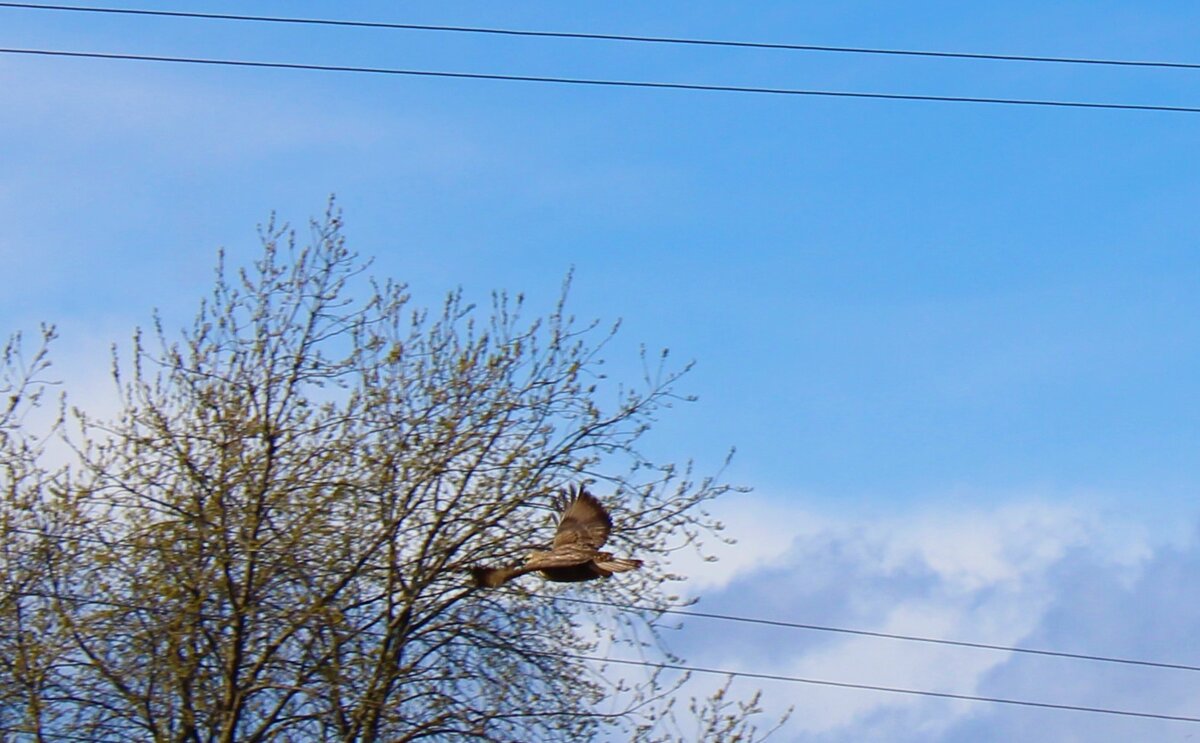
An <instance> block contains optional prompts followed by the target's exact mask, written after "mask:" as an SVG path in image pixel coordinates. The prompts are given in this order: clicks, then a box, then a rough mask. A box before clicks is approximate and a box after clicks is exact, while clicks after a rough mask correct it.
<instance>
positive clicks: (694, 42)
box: [0, 2, 1200, 70]
mask: <svg viewBox="0 0 1200 743" xmlns="http://www.w3.org/2000/svg"><path fill="white" fill-rule="evenodd" d="M0 7H5V8H21V9H28V10H58V11H71V12H83V13H108V14H120V15H133V16H161V17H170V18H192V19H206V20H221V21H252V22H257V23H290V24H297V25H310V26H341V27H348V28H375V29H394V30H404V31H440V32H445V33H460V34H461V33H466V34H488V35H494V36H522V37H533V38H545V39H587V40H595V41H626V42H636V43H643V44H676V45H687V46H708V47H726V48H739V49H776V50H784V51H803V52H838V53H845V54H879V55H892V56H905V57H935V58H940V59H982V60H995V61H1004V62H1039V63H1053V64H1081V65H1107V66H1119V67H1158V68H1168V69H1187V70H1194V69H1200V63H1195V62H1169V61H1157V60H1131V59H1098V58H1088V57H1051V56H1034V55H1023V54H987V53H977V52H945V51H931V50H919V49H882V48H873V47H853V46H829V45H818V44H786V43H775V42H767V41H736V40H726V39H692V38H679V37H669V36H632V35H626V34H602V33H584V32H571V31H529V30H522V29H511V28H483V27H479V26H445V25H433V24H424V23H389V22H384V21H347V20H338V19H332V18H293V17H280V16H263V15H239V14H235V13H197V12H190V11H176V10H141V9H133V8H94V7H84V6H79V5H43V4H38V3H11V2H0Z"/></svg>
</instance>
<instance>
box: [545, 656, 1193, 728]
mask: <svg viewBox="0 0 1200 743" xmlns="http://www.w3.org/2000/svg"><path fill="white" fill-rule="evenodd" d="M545 655H554V656H559V657H565V658H574V659H575V660H582V661H590V662H593V663H621V664H624V665H628V666H645V667H647V668H661V669H665V670H672V671H685V672H691V673H708V674H714V675H720V676H734V677H741V678H751V679H759V680H763V681H787V682H790V683H795V684H811V685H814V686H834V687H838V688H841V689H864V690H867V691H883V692H888V693H889V694H908V695H912V696H920V697H937V698H940V699H956V700H959V701H966V702H988V703H990V704H1010V705H1015V706H1018V707H1039V708H1042V709H1055V710H1068V711H1072V712H1094V713H1098V714H1105V715H1120V716H1122V717H1142V718H1150V719H1154V720H1171V721H1174V722H1200V717H1187V716H1184V715H1165V714H1158V713H1155V712H1137V711H1134V710H1124V709H1113V708H1111V707H1085V706H1082V705H1075V704H1055V703H1053V702H1035V701H1032V700H1028V699H1009V698H1007V697H988V696H978V695H975V694H953V693H950V692H943V691H928V690H925V689H905V688H901V687H895V686H876V685H874V684H854V683H850V682H846V681H829V680H826V679H812V678H802V677H800V676H784V675H782V674H774V673H751V672H749V671H730V670H726V669H721V668H704V667H701V666H689V665H684V664H682V663H657V662H655V661H648V660H629V659H625V658H596V657H593V656H589V655H574V654H571V653H553V654H551V653H545Z"/></svg>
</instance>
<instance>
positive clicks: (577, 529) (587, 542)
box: [554, 487, 612, 551]
mask: <svg viewBox="0 0 1200 743" xmlns="http://www.w3.org/2000/svg"><path fill="white" fill-rule="evenodd" d="M568 498H570V500H569V502H568V503H567V506H566V508H564V509H563V514H562V517H561V518H560V519H559V520H558V530H557V531H555V532H554V550H555V551H557V550H558V549H559V548H560V547H567V546H570V545H580V546H584V547H590V548H591V549H593V550H598V549H600V547H601V545H603V544H604V542H605V540H607V539H608V533H609V532H610V531H612V519H611V518H610V517H609V515H608V511H606V510H604V506H602V505H600V501H598V500H596V498H595V496H593V495H592V494H591V493H589V492H588V491H586V490H584V489H583V488H582V487H579V488H574V489H572V490H571V491H568Z"/></svg>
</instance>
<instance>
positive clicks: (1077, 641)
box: [672, 497, 1200, 743]
mask: <svg viewBox="0 0 1200 743" xmlns="http://www.w3.org/2000/svg"><path fill="white" fill-rule="evenodd" d="M992 502H995V501H994V500H993V501H992ZM751 506H752V507H751ZM732 513H734V514H736V515H735V516H734V517H733V518H731V519H730V533H731V534H732V535H734V536H740V537H742V541H741V544H740V545H739V548H738V549H730V550H728V551H726V553H725V554H726V556H729V557H732V558H733V559H732V560H731V565H729V566H727V567H726V569H725V570H724V571H723V572H722V571H712V572H709V573H707V574H705V575H703V576H702V577H701V580H700V581H699V582H698V585H699V586H701V587H702V588H704V589H705V590H704V591H703V593H704V597H703V601H702V604H701V606H700V608H701V609H702V610H706V611H711V612H718V613H728V614H737V615H745V616H753V617H760V618H769V619H776V620H782V621H793V622H799V623H808V624H818V625H825V626H836V627H845V628H852V629H863V630H870V631H879V632H887V633H896V634H906V635H916V636H925V637H935V638H948V639H957V640H965V641H971V642H979V643H988V644H995V645H1023V646H1035V647H1046V648H1061V649H1066V650H1069V651H1072V652H1081V653H1097V654H1111V655H1129V656H1137V655H1138V654H1139V653H1149V652H1150V649H1147V648H1140V647H1139V646H1138V642H1137V638H1138V634H1137V633H1136V632H1132V631H1126V630H1123V629H1122V628H1123V627H1124V626H1125V625H1128V624H1130V622H1131V621H1132V624H1133V625H1136V626H1142V627H1143V628H1144V627H1145V625H1148V624H1149V625H1152V624H1153V623H1154V619H1153V618H1154V617H1156V616H1159V615H1160V614H1162V613H1164V612H1171V613H1173V614H1179V607H1178V606H1176V604H1183V605H1186V606H1188V611H1186V612H1184V613H1185V614H1186V615H1188V616H1193V615H1195V616H1197V617H1198V618H1200V602H1195V601H1193V600H1191V599H1190V598H1188V597H1187V595H1186V594H1185V593H1183V592H1180V593H1176V594H1171V593H1169V592H1167V591H1164V590H1157V591H1155V590H1152V588H1151V586H1153V585H1157V584H1159V583H1162V578H1161V577H1156V576H1157V575H1158V573H1160V572H1162V571H1163V570H1164V565H1165V563H1164V561H1170V560H1174V561H1176V562H1178V561H1179V560H1181V559H1185V558H1184V557H1183V556H1186V559H1189V560H1192V561H1194V562H1196V563H1198V564H1200V552H1197V551H1196V548H1195V547H1194V546H1190V545H1184V546H1180V545H1171V544H1170V541H1171V538H1172V537H1173V536H1174V535H1171V534H1156V533H1154V532H1152V531H1150V530H1149V529H1147V528H1146V526H1145V525H1143V524H1138V523H1137V522H1136V521H1135V520H1131V519H1128V518H1125V517H1120V516H1113V515H1111V514H1109V515H1107V516H1102V515H1101V514H1102V512H1101V511H1098V510H1096V508H1095V507H1094V506H1092V505H1088V504H1086V503H1084V502H1081V501H1079V500H1078V499H1077V500H1075V501H1070V502H1067V503H1063V502H1062V501H1061V500H1052V499H1050V498H1047V497H1041V498H1027V499H1022V500H1017V501H1006V502H1004V503H1002V504H1000V505H995V506H991V507H977V508H965V507H959V508H955V507H941V508H938V509H930V510H926V511H923V512H919V513H908V514H895V515H874V516H867V517H864V518H861V519H855V520H849V519H834V518H830V517H827V516H818V515H814V514H813V513H811V512H809V511H807V510H805V509H804V508H802V507H788V506H785V505H781V504H780V502H779V501H778V500H776V501H771V500H769V499H765V498H761V497H760V498H758V499H757V500H753V501H746V502H743V503H741V504H738V506H737V507H736V508H735V509H734V510H733V511H732ZM789 528H792V529H793V531H792V533H791V535H790V536H789V533H788V529H789ZM741 545H748V549H745V550H741ZM719 564H720V563H718V565H719ZM1176 572H1179V569H1178V568H1176ZM1087 586H1092V587H1093V589H1092V590H1094V591H1095V592H1096V593H1095V595H1092V594H1091V593H1090V592H1089V591H1088V589H1087V588H1086V587H1087ZM1080 594H1087V595H1086V596H1081V595H1080ZM1139 595H1142V596H1143V597H1142V598H1141V599H1140V600H1139V599H1135V598H1134V597H1136V596H1139ZM1068 626H1086V627H1089V633H1088V634H1089V635H1090V637H1080V636H1071V635H1070V633H1069V632H1066V631H1065V628H1066V627H1068ZM1197 629H1200V622H1198V623H1197V624H1188V623H1186V622H1184V623H1183V624H1182V625H1181V626H1180V627H1178V628H1176V630H1177V635H1176V636H1175V642H1177V643H1178V644H1176V645H1173V646H1170V647H1168V648H1165V649H1159V651H1158V652H1159V654H1160V655H1162V654H1165V655H1166V656H1170V655H1171V649H1170V648H1171V647H1173V648H1174V649H1175V650H1178V649H1180V648H1184V647H1187V642H1188V639H1187V638H1190V637H1191V636H1194V632H1195V630H1197ZM1143 631H1147V630H1145V629H1143ZM675 640H676V641H674V642H673V644H672V646H673V648H675V649H677V650H679V651H680V652H682V654H683V655H684V656H685V657H687V659H688V661H690V662H692V663H694V664H696V665H700V666H706V667H717V668H724V669H731V670H744V671H753V672H764V673H772V674H781V675H788V676H798V677H803V678H812V679H822V680H830V681H842V682H850V683H861V684H872V685H881V686H890V687H897V688H908V689H918V690H930V691H939V692H951V693H959V694H968V695H987V696H999V697H1013V698H1018V699H1033V700H1047V701H1054V702H1060V703H1066V704H1080V705H1090V706H1115V707H1134V708H1144V709H1155V710H1157V711H1166V712H1168V713H1171V712H1172V710H1174V711H1175V713H1176V714H1181V713H1184V714H1186V712H1180V711H1179V710H1184V709H1186V705H1187V704H1188V703H1190V702H1194V701H1195V697H1196V696H1197V695H1200V691H1197V692H1196V694H1185V693H1182V692H1179V691H1177V690H1176V691H1173V692H1170V693H1163V694H1159V695H1157V697H1156V695H1155V693H1154V692H1153V691H1149V690H1147V689H1143V690H1142V693H1141V694H1140V695H1136V696H1140V697H1141V698H1142V703H1139V702H1137V701H1134V700H1133V698H1131V696H1130V695H1128V694H1121V693H1120V692H1118V691H1117V690H1118V689H1119V688H1120V686H1119V685H1120V684H1121V683H1124V684H1128V683H1131V681H1130V677H1128V676H1121V675H1120V672H1124V671H1126V670H1127V669H1122V668H1116V669H1115V670H1114V669H1104V673H1097V669H1096V668H1095V664H1094V663H1093V664H1087V663H1081V662H1079V661H1069V660H1065V659H1046V658H1037V657H1033V658H1031V657H1030V656H1014V655H1013V654H1009V653H1003V652H996V651H989V650H983V649H970V648H959V647H948V646H939V645H931V644H925V643H914V642H902V641H896V640H887V639H880V638H871V637H862V636H854V635H844V634H835V633H822V632H814V631H806V630H800V629H789V628H780V627H756V626H753V625H739V624H733V623H723V622H717V621H715V620H700V619H697V620H692V621H689V622H688V624H687V625H686V627H685V629H684V630H683V631H682V632H681V633H680V635H679V637H678V638H675ZM1023 669H1028V670H1029V673H1030V674H1032V675H1029V676H1026V675H1023V674H1024V673H1025V670H1023ZM1109 675H1111V676H1112V678H1111V679H1109ZM1100 679H1107V680H1106V681H1103V682H1102V681H1100ZM1179 681H1180V679H1179V678H1178V677H1177V674H1176V675H1175V676H1171V675H1164V674H1150V676H1149V678H1147V679H1142V680H1141V681H1140V682H1139V683H1142V684H1149V688H1150V689H1151V690H1152V689H1154V688H1156V687H1159V686H1162V687H1164V688H1165V687H1172V688H1174V686H1177V685H1178V683H1179ZM1189 681H1191V682H1193V684H1192V685H1193V686H1194V687H1195V688H1196V689H1198V690H1200V686H1197V685H1195V683H1194V682H1195V681H1196V679H1189ZM749 683H750V682H745V683H744V684H743V686H742V688H743V689H746V688H750V687H749V685H748V684H749ZM761 685H762V686H763V688H764V691H765V697H764V698H765V700H766V702H767V704H768V705H769V709H770V710H772V711H773V712H774V713H776V714H778V713H779V712H781V711H782V710H783V709H785V708H786V707H787V706H789V705H792V704H794V705H796V710H797V711H796V714H795V715H794V716H793V718H792V720H791V721H790V722H789V724H788V726H787V728H786V729H785V730H784V731H781V733H780V734H779V735H778V739H779V740H805V741H807V740H822V741H859V740H889V741H908V740H912V741H918V740H920V741H939V740H941V741H955V742H956V743H957V741H966V740H973V739H975V738H972V736H976V737H978V735H979V729H978V727H976V726H975V725H976V722H977V721H979V720H989V721H991V722H992V723H996V724H998V722H997V721H1005V725H1003V726H1001V727H1003V728H1004V729H1006V730H1009V731H1010V732H1012V733H1013V735H1012V736H1011V737H1004V736H1001V737H996V738H994V739H995V740H1054V741H1057V740H1068V739H1070V738H1069V737H1061V736H1058V735H1050V734H1043V733H1040V732H1039V730H1040V728H1039V727H1038V724H1037V723H1035V722H1031V721H1036V720H1042V721H1043V722H1044V721H1045V720H1046V719H1047V718H1048V717H1052V718H1053V721H1054V723H1055V725H1056V727H1054V728H1053V729H1055V730H1059V731H1060V732H1061V731H1065V730H1067V729H1069V726H1070V725H1072V724H1075V725H1079V724H1080V720H1079V718H1080V717H1087V715H1086V714H1083V713H1068V712H1057V713H1047V712H1046V711H1044V710H1043V711H1038V710H1023V709H1014V708H1012V707H996V706H994V705H984V704H975V703H968V702H954V701H948V700H937V699H929V698H922V697H918V696H909V695H899V694H887V693H880V692H870V691H859V690H849V689H830V688H822V687H819V686H808V685H801V684H789V683H785V682H763V683H762V684H761ZM1135 722H1136V721H1135ZM1084 727H1086V728H1087V729H1089V730H1092V732H1093V734H1096V735H1098V734H1100V733H1101V732H1103V730H1104V728H1103V727H1102V726H1101V727H1095V726H1093V725H1091V724H1090V723H1089V724H1088V725H1085V726H1084ZM1047 729H1050V728H1047ZM1081 729H1082V728H1081ZM1137 729H1138V728H1137V727H1136V726H1134V727H1132V728H1131V727H1128V726H1123V725H1118V726H1116V727H1114V728H1112V730H1119V731H1121V734H1123V735H1126V736H1128V735H1129V734H1130V731H1131V730H1137ZM1142 729H1144V730H1154V729H1155V728H1142ZM1018 733H1019V734H1018ZM1114 734H1115V733H1114ZM1104 735H1109V734H1108V733H1104ZM988 739H989V740H991V739H993V738H988ZM1130 739H1134V738H1129V737H1125V738H1121V737H1112V736H1111V735H1109V737H1104V736H1103V735H1101V737H1099V738H1095V737H1093V738H1090V739H1089V740H1113V741H1116V740H1130ZM1142 739H1149V738H1142Z"/></svg>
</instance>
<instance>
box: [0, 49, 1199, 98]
mask: <svg viewBox="0 0 1200 743" xmlns="http://www.w3.org/2000/svg"><path fill="white" fill-rule="evenodd" d="M0 54H24V55H34V56H44V57H70V58H80V59H113V60H132V61H140V62H171V63H180V64H199V65H215V66H223V67H255V68H267V69H283V70H309V71H322V72H358V73H366V74H375V75H403V76H409V77H429V78H455V79H461V80H503V81H509V82H527V83H550V84H556V85H587V86H595V87H612V88H650V89H656V90H695V91H708V92H720V93H760V94H767V95H787V96H810V97H827V98H862V99H875V100H891V101H926V102H930V101H933V102H942V103H988V104H995V105H1008V106H1041V107H1050V108H1083V109H1107V110H1119V111H1159V112H1166V113H1189V114H1195V113H1200V107H1195V106H1166V105H1155V104H1139V103H1091V102H1087V101H1058V100H1039V99H1023V98H985V97H975V96H951V95H919V94H910V93H867V92H858V91H845V90H804V89H799V88H769V87H753V86H741V85H708V84H702V83H672V82H654V81H646V80H604V79H597V78H573V77H554V76H544V75H505V74H497V73H484V72H448V71H442V70H409V69H397V68H393V67H357V66H350V65H326V64H307V63H300V62H258V61H253V60H236V59H213V58H204V57H169V56H161V55H151V54H123V53H122V54H118V53H108V52H79V51H68V50H61V49H15V48H0Z"/></svg>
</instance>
